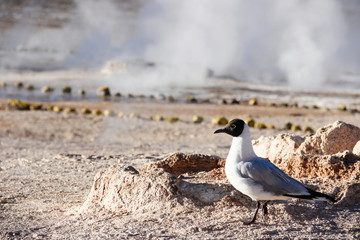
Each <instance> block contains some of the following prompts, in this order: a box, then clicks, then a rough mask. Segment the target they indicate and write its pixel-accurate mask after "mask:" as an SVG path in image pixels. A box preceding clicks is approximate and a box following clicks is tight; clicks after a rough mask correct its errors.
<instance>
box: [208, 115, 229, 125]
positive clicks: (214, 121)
mask: <svg viewBox="0 0 360 240" xmlns="http://www.w3.org/2000/svg"><path fill="white" fill-rule="evenodd" d="M211 122H212V124H216V125H221V126H225V125H226V124H227V123H228V122H229V120H227V118H226V117H223V116H221V117H216V118H213V119H212V121H211Z"/></svg>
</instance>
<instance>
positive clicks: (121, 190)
mask: <svg viewBox="0 0 360 240" xmlns="http://www.w3.org/2000/svg"><path fill="white" fill-rule="evenodd" d="M175 181H176V178H175V177H174V176H172V175H171V174H169V173H166V172H165V171H164V170H163V169H160V168H154V169H149V171H146V172H143V173H141V174H140V173H139V172H138V171H137V170H136V169H135V168H133V167H131V166H119V167H110V168H109V169H107V170H106V171H103V172H99V173H97V174H96V176H95V178H94V184H93V186H92V188H91V191H90V193H89V195H88V197H87V199H86V201H85V202H84V204H83V205H82V207H81V209H80V210H81V211H82V212H83V211H89V210H90V209H93V208H96V209H105V210H108V211H111V212H113V213H132V212H146V211H164V210H166V209H167V210H171V209H172V208H174V207H175V206H176V205H180V204H178V202H177V200H176V191H177V187H176V185H175ZM177 207H179V206H177Z"/></svg>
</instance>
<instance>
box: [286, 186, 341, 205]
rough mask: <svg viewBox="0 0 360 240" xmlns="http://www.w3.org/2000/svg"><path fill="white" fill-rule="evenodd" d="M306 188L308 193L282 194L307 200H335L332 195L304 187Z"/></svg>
mask: <svg viewBox="0 0 360 240" xmlns="http://www.w3.org/2000/svg"><path fill="white" fill-rule="evenodd" d="M306 190H307V191H308V192H309V194H310V195H292V194H284V196H287V197H293V198H301V199H307V200H319V201H331V202H336V200H335V198H333V197H332V196H329V195H327V194H324V193H321V192H317V191H314V190H311V189H310V188H306Z"/></svg>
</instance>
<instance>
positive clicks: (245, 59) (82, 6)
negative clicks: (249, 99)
mask: <svg viewBox="0 0 360 240" xmlns="http://www.w3.org/2000/svg"><path fill="white" fill-rule="evenodd" d="M33 8H35V7H33ZM29 9H30V10H31V8H29ZM29 9H28V8H26V9H25V10H26V11H25V10H24V12H23V14H24V16H26V12H27V11H29ZM359 13H360V3H359V2H358V1H356V0H349V1H342V0H272V1H269V0H223V1H215V0H214V1H209V0H196V1H194V0H181V1H169V0H148V1H141V0H136V1H135V0H134V1H116V0H106V1H105V0H104V1H96V0H88V1H82V0H75V8H74V9H72V10H70V12H69V13H68V15H67V17H68V18H69V20H68V22H67V24H64V25H63V26H62V28H61V29H46V28H37V27H35V26H34V25H31V24H30V25H29V24H27V22H26V20H23V21H20V22H19V23H18V24H17V25H16V26H14V27H13V28H12V29H10V30H8V31H7V32H6V34H4V35H3V36H2V37H1V39H0V44H1V48H2V49H7V50H9V49H17V53H16V54H15V53H11V54H7V55H2V56H0V57H1V62H2V64H1V65H2V66H12V67H14V68H19V69H27V68H30V69H31V67H33V68H40V69H41V68H42V69H45V70H46V69H61V68H64V69H68V68H74V67H78V68H89V67H91V68H94V67H98V68H101V66H103V65H105V63H106V62H108V61H110V60H115V61H118V62H120V66H121V68H122V70H123V66H127V68H126V69H125V70H126V71H125V72H126V74H124V73H123V72H122V73H119V74H115V75H114V76H113V77H112V78H110V79H117V80H119V79H120V80H121V81H120V80H119V84H124V83H125V82H127V84H130V85H134V86H135V87H138V86H140V85H141V86H146V87H147V86H161V85H164V84H167V85H179V84H186V85H188V84H192V83H198V84H199V83H200V84H204V83H203V80H204V79H205V78H206V75H207V74H208V72H209V70H211V71H213V72H214V74H215V75H217V76H230V77H233V78H236V79H238V80H241V81H255V82H265V83H275V84H279V83H284V81H286V82H288V83H289V85H290V86H292V87H296V88H320V87H323V86H324V84H326V83H327V82H328V81H329V80H331V81H333V82H339V81H340V80H341V79H344V75H345V74H347V75H349V74H352V75H356V76H357V78H355V79H356V81H358V80H359V75H360V72H359V71H358V70H357V69H359V67H360V58H359V55H360V47H359V46H360V45H359V44H358V43H359V39H360V30H358V29H359V22H360V18H359V17H357V16H359ZM39 17H42V16H40V14H39ZM58 17H59V18H61V17H63V16H62V15H59V16H58ZM33 49H35V50H36V49H38V50H39V49H41V51H38V53H36V54H35V52H36V51H32V50H33ZM134 59H139V60H141V61H147V62H154V63H155V66H154V67H151V66H150V67H149V66H148V65H146V64H145V65H144V66H145V67H143V68H141V66H142V65H141V64H142V63H143V62H141V61H140V62H141V64H140V65H139V66H140V68H139V67H138V68H136V67H133V68H131V66H130V65H131V64H132V63H134ZM135 62H136V61H135ZM115 65H116V64H115ZM115 72H116V71H115Z"/></svg>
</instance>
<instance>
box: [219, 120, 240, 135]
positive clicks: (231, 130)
mask: <svg viewBox="0 0 360 240" xmlns="http://www.w3.org/2000/svg"><path fill="white" fill-rule="evenodd" d="M244 126H245V122H244V121H243V120H241V119H233V120H231V121H230V122H229V123H228V124H227V125H226V126H225V127H224V128H221V129H218V130H216V131H215V132H214V133H227V134H229V135H231V136H233V137H238V136H240V135H241V133H242V132H243V130H244Z"/></svg>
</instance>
